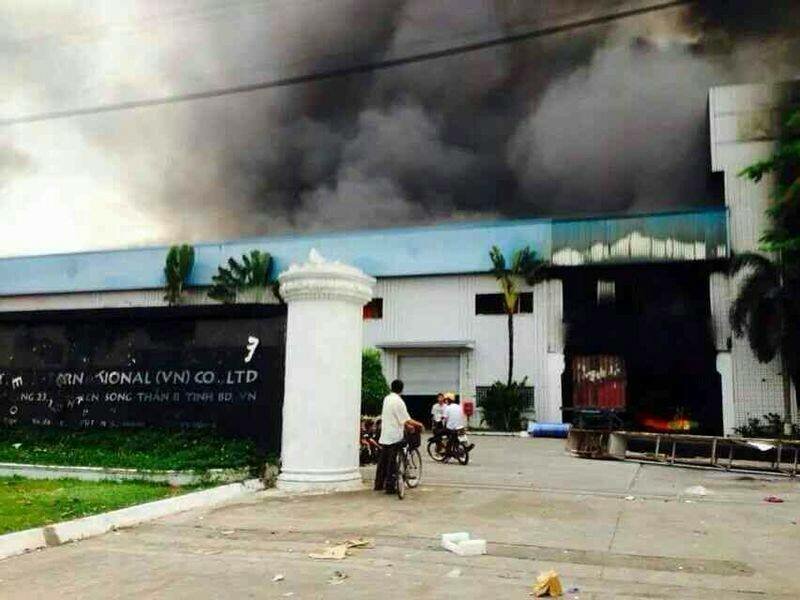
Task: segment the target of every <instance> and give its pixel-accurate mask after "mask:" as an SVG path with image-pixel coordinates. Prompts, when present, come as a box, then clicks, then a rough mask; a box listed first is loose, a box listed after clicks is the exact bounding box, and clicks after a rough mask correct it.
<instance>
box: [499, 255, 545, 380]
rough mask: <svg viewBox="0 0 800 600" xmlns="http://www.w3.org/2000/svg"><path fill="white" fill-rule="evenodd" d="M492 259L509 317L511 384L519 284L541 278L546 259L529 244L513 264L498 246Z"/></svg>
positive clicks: (531, 282) (509, 368)
mask: <svg viewBox="0 0 800 600" xmlns="http://www.w3.org/2000/svg"><path fill="white" fill-rule="evenodd" d="M489 258H491V260H492V275H494V277H495V279H497V283H498V285H499V286H500V291H501V292H502V293H503V306H504V308H505V311H506V315H507V318H508V380H507V382H506V385H507V386H509V387H510V386H511V383H512V381H513V376H514V313H516V312H517V311H518V310H519V293H520V292H519V284H520V283H521V282H522V280H523V279H524V280H526V281H527V282H528V283H529V284H533V283H535V282H536V281H538V280H540V279H541V277H542V273H543V268H544V261H542V260H539V259H537V258H536V252H534V251H533V250H531V249H530V248H528V247H527V246H526V247H524V248H521V249H520V250H517V251H516V252H514V254H513V256H512V257H511V265H510V266H507V265H506V259H505V257H504V256H503V253H502V251H501V250H500V248H498V247H497V246H492V249H491V250H490V251H489Z"/></svg>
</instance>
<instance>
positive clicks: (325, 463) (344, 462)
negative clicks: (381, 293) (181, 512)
mask: <svg viewBox="0 0 800 600" xmlns="http://www.w3.org/2000/svg"><path fill="white" fill-rule="evenodd" d="M278 280H279V281H280V292H281V296H283V299H284V300H285V301H286V303H287V304H288V311H289V312H288V319H287V325H286V377H285V391H284V400H283V436H282V449H281V463H282V464H281V474H280V475H279V476H278V488H280V489H284V490H295V491H312V490H321V491H345V490H354V489H360V488H361V486H362V484H361V474H360V472H359V469H358V443H359V440H358V432H359V417H360V410H361V344H362V339H361V338H362V307H363V306H364V304H366V303H367V302H368V301H369V300H370V299H371V298H372V289H373V286H374V284H375V280H374V279H373V278H372V277H368V276H367V275H365V274H364V273H362V272H361V271H360V270H358V269H356V268H354V267H350V266H347V265H343V264H341V263H338V262H329V261H326V260H324V259H323V258H322V257H321V256H320V255H319V254H318V253H317V252H316V251H315V250H312V251H311V253H310V254H309V257H308V262H306V263H304V264H302V265H292V266H291V267H289V269H288V270H287V271H285V272H284V273H282V274H281V275H280V276H279V277H278Z"/></svg>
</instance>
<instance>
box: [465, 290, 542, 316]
mask: <svg viewBox="0 0 800 600" xmlns="http://www.w3.org/2000/svg"><path fill="white" fill-rule="evenodd" d="M514 312H515V313H532V312H533V292H523V293H521V294H520V295H519V298H518V299H517V307H516V310H515V311H514ZM475 314H476V315H504V314H506V305H505V301H504V299H503V294H475Z"/></svg>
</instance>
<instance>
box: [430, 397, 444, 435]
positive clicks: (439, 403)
mask: <svg viewBox="0 0 800 600" xmlns="http://www.w3.org/2000/svg"><path fill="white" fill-rule="evenodd" d="M445 408H446V406H445V403H444V394H442V393H441V392H439V393H438V394H437V395H436V404H434V405H433V407H432V408H431V430H432V431H433V432H434V433H437V432H438V431H439V429H441V428H442V426H443V425H444V409H445Z"/></svg>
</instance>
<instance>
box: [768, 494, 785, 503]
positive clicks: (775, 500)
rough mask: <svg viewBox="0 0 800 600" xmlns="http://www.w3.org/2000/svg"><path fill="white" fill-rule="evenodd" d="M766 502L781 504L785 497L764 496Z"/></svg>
mask: <svg viewBox="0 0 800 600" xmlns="http://www.w3.org/2000/svg"><path fill="white" fill-rule="evenodd" d="M764 502H771V503H773V504H780V503H781V502H783V498H780V497H778V496H767V497H766V498H764Z"/></svg>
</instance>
